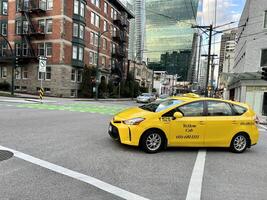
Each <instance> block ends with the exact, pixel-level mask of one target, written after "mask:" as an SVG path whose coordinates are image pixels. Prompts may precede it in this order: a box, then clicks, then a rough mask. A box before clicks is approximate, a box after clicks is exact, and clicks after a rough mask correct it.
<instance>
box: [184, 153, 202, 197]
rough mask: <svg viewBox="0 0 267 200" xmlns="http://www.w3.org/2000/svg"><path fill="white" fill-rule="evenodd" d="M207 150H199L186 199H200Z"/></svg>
mask: <svg viewBox="0 0 267 200" xmlns="http://www.w3.org/2000/svg"><path fill="white" fill-rule="evenodd" d="M205 160H206V150H199V152H198V154H197V158H196V162H195V165H194V168H193V172H192V175H191V179H190V183H189V187H188V190H187V195H186V200H200V199H201V190H202V181H203V174H204V168H205Z"/></svg>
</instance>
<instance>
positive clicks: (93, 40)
mask: <svg viewBox="0 0 267 200" xmlns="http://www.w3.org/2000/svg"><path fill="white" fill-rule="evenodd" d="M90 44H91V45H94V46H96V47H97V46H98V35H97V34H96V33H94V32H91V33H90Z"/></svg>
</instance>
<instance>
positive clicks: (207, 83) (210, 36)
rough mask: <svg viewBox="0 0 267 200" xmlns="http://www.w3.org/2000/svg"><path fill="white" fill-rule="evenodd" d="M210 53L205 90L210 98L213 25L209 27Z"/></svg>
mask: <svg viewBox="0 0 267 200" xmlns="http://www.w3.org/2000/svg"><path fill="white" fill-rule="evenodd" d="M208 30H209V51H208V66H207V77H206V90H205V96H206V97H208V95H209V90H208V87H209V73H210V60H211V56H210V55H211V41H212V31H213V25H212V24H211V25H210V27H209V29H208Z"/></svg>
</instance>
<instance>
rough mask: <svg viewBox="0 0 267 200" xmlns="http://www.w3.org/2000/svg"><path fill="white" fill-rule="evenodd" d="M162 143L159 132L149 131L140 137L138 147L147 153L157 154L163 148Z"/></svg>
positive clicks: (162, 138)
mask: <svg viewBox="0 0 267 200" xmlns="http://www.w3.org/2000/svg"><path fill="white" fill-rule="evenodd" d="M164 141H165V140H164V137H163V136H162V134H161V133H160V132H159V131H157V130H150V131H148V132H146V133H145V134H144V135H143V136H142V138H141V143H140V146H141V148H142V149H143V150H144V151H145V152H147V153H157V152H159V151H160V150H161V149H162V148H163V146H164Z"/></svg>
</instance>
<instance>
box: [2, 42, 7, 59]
mask: <svg viewBox="0 0 267 200" xmlns="http://www.w3.org/2000/svg"><path fill="white" fill-rule="evenodd" d="M1 55H2V56H7V44H6V43H3V44H2V49H1Z"/></svg>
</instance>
